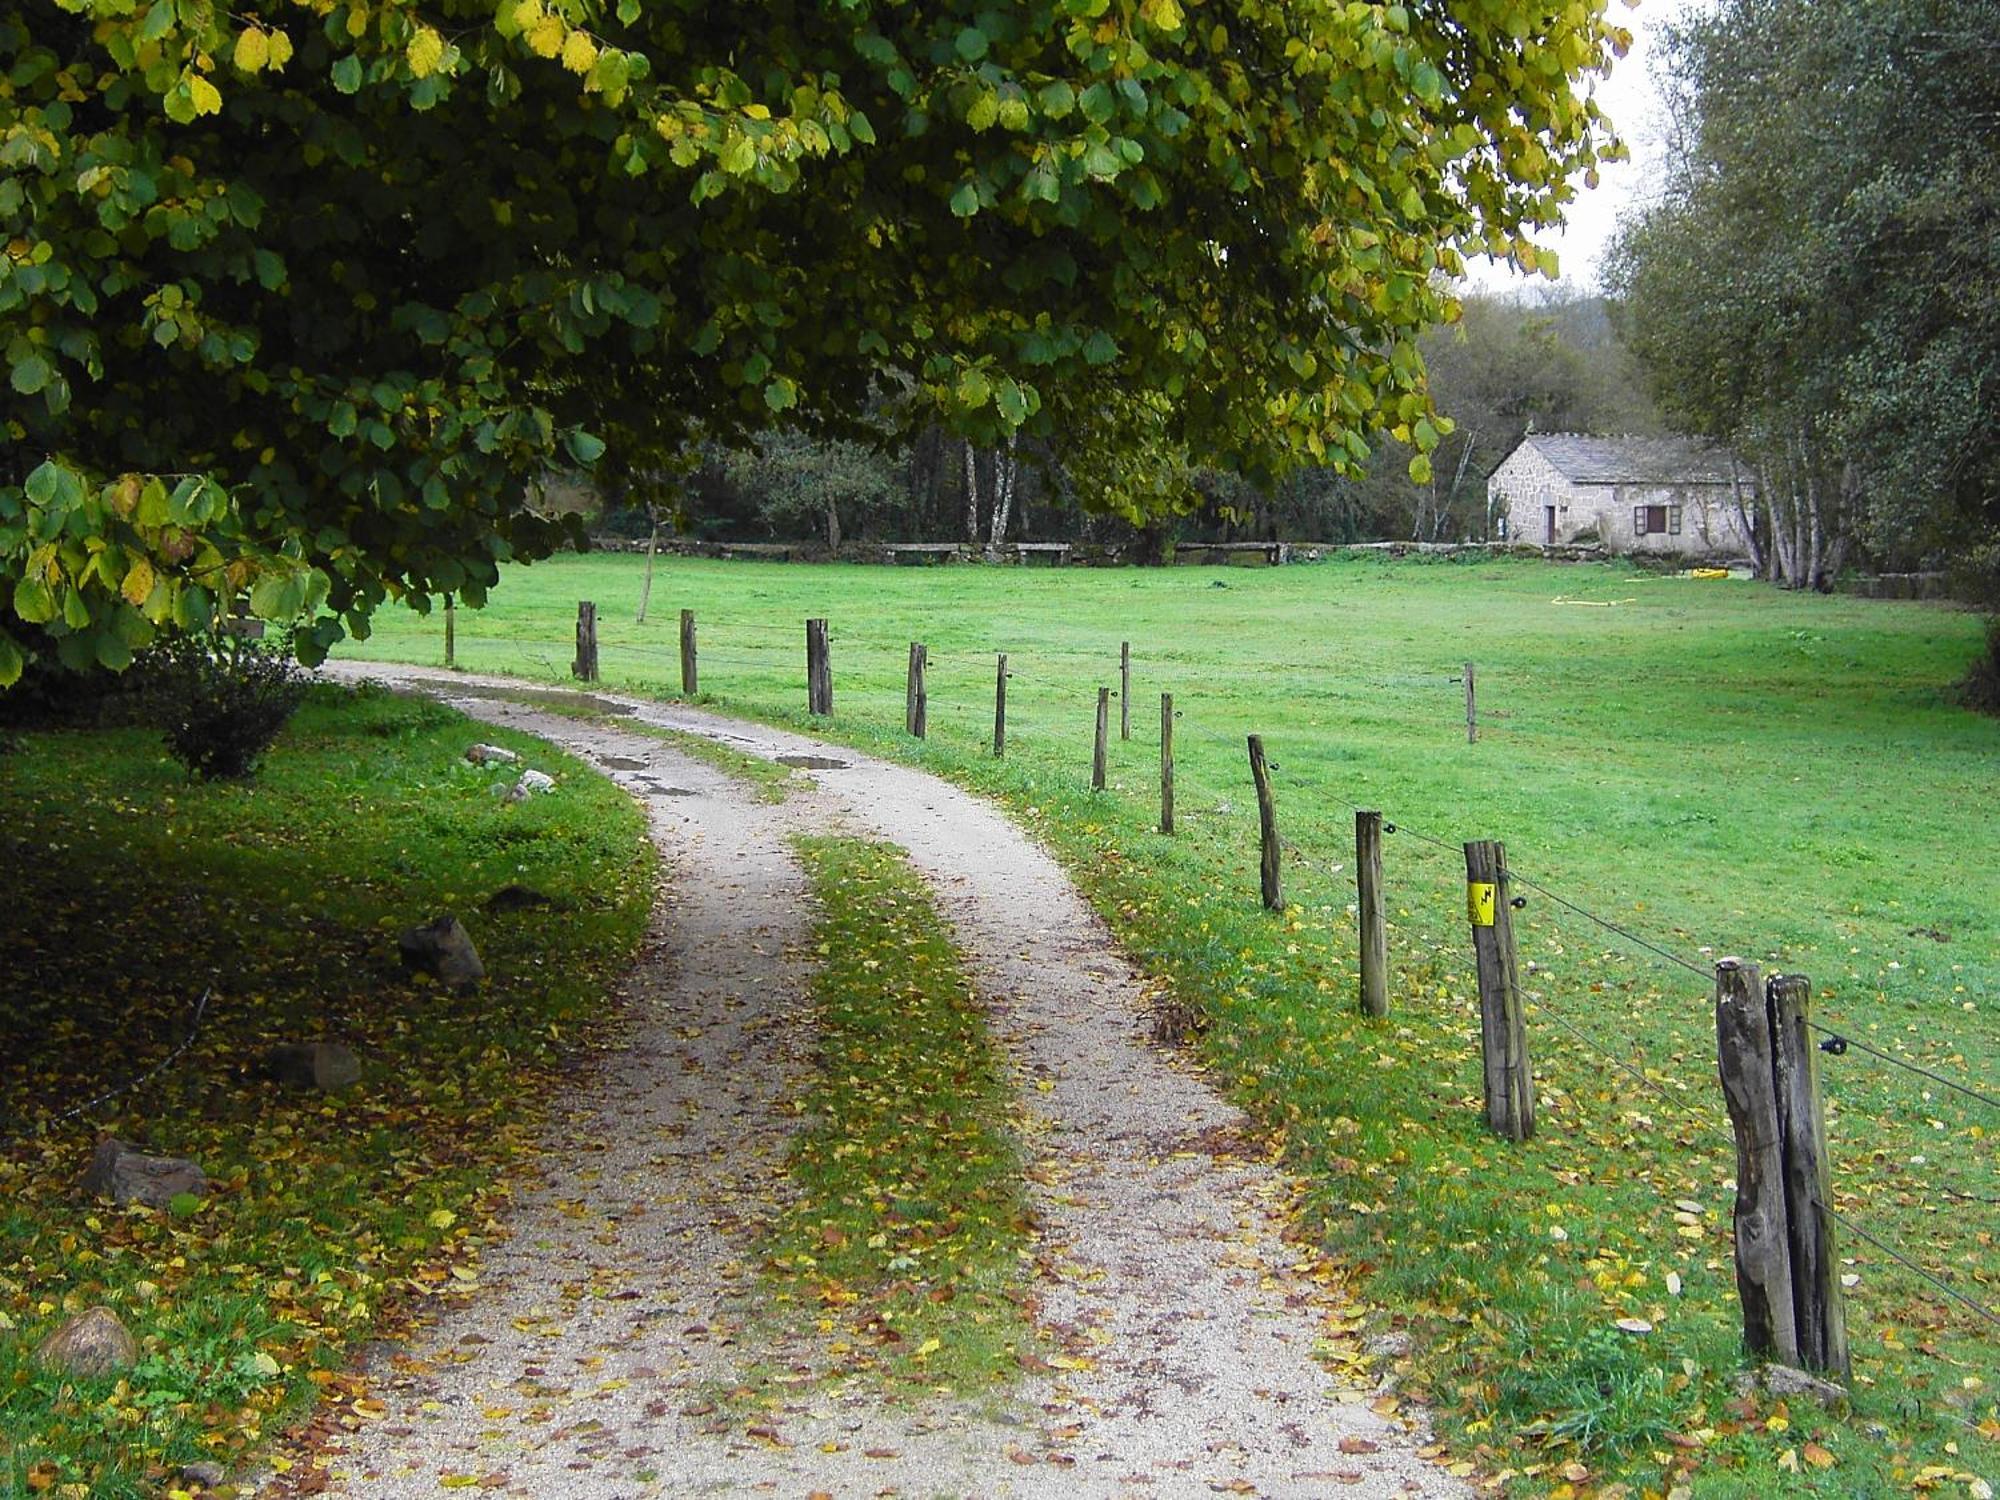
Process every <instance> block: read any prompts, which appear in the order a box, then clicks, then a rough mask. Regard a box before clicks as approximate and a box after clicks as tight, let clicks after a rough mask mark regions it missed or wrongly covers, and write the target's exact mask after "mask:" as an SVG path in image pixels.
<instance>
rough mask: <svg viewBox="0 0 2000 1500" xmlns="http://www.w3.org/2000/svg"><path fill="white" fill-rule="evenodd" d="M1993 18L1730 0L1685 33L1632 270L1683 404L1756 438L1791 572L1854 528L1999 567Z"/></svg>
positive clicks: (1828, 565) (1688, 422)
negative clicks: (1656, 186)
mask: <svg viewBox="0 0 2000 1500" xmlns="http://www.w3.org/2000/svg"><path fill="white" fill-rule="evenodd" d="M1996 27H2000V0H1967V3H1962V4H1952V5H1945V4H1942V3H1940V0H1727V3H1725V4H1723V5H1722V6H1721V7H1720V8H1719V9H1717V10H1716V11H1714V12H1712V13H1709V14H1705V15H1702V16H1699V17H1697V18H1695V19H1693V20H1691V21H1689V22H1686V23H1684V24H1683V25H1682V26H1680V27H1678V28H1676V29H1675V30H1674V32H1673V34H1672V36H1671V39H1670V47H1671V56H1672V59H1673V66H1674V72H1675V77H1676V79H1677V83H1678V87H1677V90H1676V99H1677V106H1678V108H1677V113H1678V116H1679V121H1678V130H1677V138H1678V140H1679V142H1680V145H1681V149H1680V153H1679V159H1678V161H1677V163H1676V165H1675V169H1674V170H1673V172H1672V173H1671V174H1670V176H1669V178H1668V181H1667V184H1666V191H1665V193H1664V194H1663V195H1662V197H1661V198H1660V200H1659V201H1658V202H1657V203H1655V204H1653V205H1651V206H1649V207H1648V208H1647V209H1646V210H1644V211H1643V212H1641V213H1640V214H1638V215H1636V216H1634V217H1633V218H1632V219H1631V220H1630V221H1629V222H1628V223H1627V224H1626V225H1625V226H1624V227H1623V230H1622V235H1621V241H1620V245H1619V248H1618V252H1617V254H1616V256H1615V258H1614V262H1613V268H1612V273H1613V275H1612V279H1613V282H1614V287H1615V289H1616V291H1617V293H1618V295H1619V297H1620V300H1621V303H1622V307H1623V311H1624V315H1625V318H1626V320H1627V322H1628V324H1629V327H1630V331H1631V337H1632V342H1633V345H1634V348H1635V350H1636V352H1637V353H1638V354H1639V356H1640V358H1641V360H1642V362H1643V364H1644V366H1645V368H1646V370H1647V372H1648V374H1649V377H1650V380H1651V383H1652V385H1653V387H1654V389H1655V391H1656V392H1657V394H1658V396H1659V398H1660V400H1661V402H1662V404H1663V406H1665V407H1666V409H1667V411H1668V414H1669V415H1670V417H1671V418H1672V419H1673V420H1674V421H1675V422H1676V424H1677V425H1679V426H1681V427H1682V428H1684V429H1685V430H1689V431H1694V432H1699V433H1703V434H1705V435H1708V436H1711V437H1715V438H1718V439H1721V440H1723V441H1725V442H1728V443H1730V444H1732V445H1733V446H1735V447H1737V448H1739V449H1740V450H1742V451H1744V452H1746V453H1747V454H1749V455H1750V457H1751V458H1752V459H1753V461H1754V462H1755V463H1756V464H1757V466H1758V468H1759V470H1760V471H1761V473H1760V477H1761V480H1762V482H1761V484H1760V486H1759V489H1760V492H1761V496H1762V504H1763V506H1764V511H1765V514H1764V517H1763V527H1764V530H1765V533H1766V535H1767V537H1768V540H1769V544H1770V545H1769V560H1770V568H1771V571H1772V573H1773V575H1774V576H1777V577H1781V578H1783V579H1784V580H1785V581H1788V582H1790V583H1791V584H1793V585H1794V586H1798V587H1803V586H1807V585H1812V584H1818V583H1820V582H1821V581H1822V580H1823V579H1824V578H1825V577H1826V576H1827V575H1829V574H1830V573H1832V572H1835V571H1837V570H1838V568H1839V566H1840V558H1841V554H1842V549H1843V548H1844V547H1845V546H1846V545H1847V544H1848V541H1849V539H1850V538H1852V539H1853V540H1855V541H1857V542H1859V543H1861V544H1865V545H1866V546H1868V547H1869V548H1870V550H1871V551H1873V553H1874V554H1875V555H1876V556H1877V557H1879V558H1882V559H1884V560H1891V561H1894V560H1901V561H1904V562H1905V563H1906V564H1915V563H1923V562H1926V561H1929V562H1937V561H1950V562H1955V563H1957V564H1959V565H1960V566H1961V567H1962V568H1964V569H1965V570H1966V571H1968V572H1969V573H1972V574H1974V575H1976V576H1977V577H1978V578H1979V579H1980V580H1983V586H1984V587H1985V588H1986V589H1988V590H1993V591H2000V433H1996V431H1995V430H1994V428H1993V425H1992V423H1991V421H1990V420H1988V418H1987V415H1986V414H1987V413H1990V412H1991V411H1992V409H1993V407H1994V405H1995V400H1996V396H2000V360H1996V357H1995V356H1996V354H1997V353H2000V235H1996V234H1995V232H1994V226H1995V224H1996V223H2000V172H1996V170H1995V167H1994V163H1995V161H1996V160H2000V154H1997V153H2000V69H1996V68H1995V67H1994V66H1993V61H1994V47H1995V44H1994V41H1993V38H1994V36H1995V34H1996ZM1995 597H2000V592H1996V594H1995Z"/></svg>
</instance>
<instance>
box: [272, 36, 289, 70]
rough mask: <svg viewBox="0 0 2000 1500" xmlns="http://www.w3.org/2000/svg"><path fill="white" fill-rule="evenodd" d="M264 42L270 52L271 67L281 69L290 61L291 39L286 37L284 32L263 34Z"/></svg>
mask: <svg viewBox="0 0 2000 1500" xmlns="http://www.w3.org/2000/svg"><path fill="white" fill-rule="evenodd" d="M265 41H266V43H267V44H268V45H269V47H270V50H271V66H272V67H274V68H282V67H283V66H284V65H285V64H286V63H288V62H290V61H291V60H292V39H291V38H290V37H288V36H286V35H285V33H284V32H282V31H272V32H267V33H266V34H265Z"/></svg>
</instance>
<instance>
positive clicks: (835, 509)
mask: <svg viewBox="0 0 2000 1500" xmlns="http://www.w3.org/2000/svg"><path fill="white" fill-rule="evenodd" d="M826 550H827V551H829V552H838V551H839V550H840V507H839V506H838V505H836V504H835V503H834V499H833V497H832V496H831V495H829V496H827V498H826Z"/></svg>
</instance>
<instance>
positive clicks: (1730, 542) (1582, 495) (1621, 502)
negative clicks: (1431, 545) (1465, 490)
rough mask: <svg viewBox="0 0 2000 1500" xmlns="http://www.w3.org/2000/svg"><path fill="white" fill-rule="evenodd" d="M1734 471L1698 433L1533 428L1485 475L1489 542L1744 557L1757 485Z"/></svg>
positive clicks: (1721, 453) (1724, 453)
mask: <svg viewBox="0 0 2000 1500" xmlns="http://www.w3.org/2000/svg"><path fill="white" fill-rule="evenodd" d="M1735 468H1736V473H1735V474H1734V475H1733V476H1732V473H1731V461H1730V456H1729V453H1728V452H1727V451H1726V450H1724V449H1722V448H1718V447H1716V446H1715V445H1714V444H1713V443H1709V442H1705V441H1703V440H1702V439H1700V438H1686V437H1590V436H1586V435H1584V434H1582V433H1574V432H1531V433H1529V434H1528V435H1527V436H1526V437H1524V438H1522V439H1521V441H1520V442H1519V443H1518V444H1516V445H1515V447H1514V450H1513V451H1512V452H1511V453H1509V454H1508V455H1507V456H1506V457H1505V458H1504V459H1502V460H1501V461H1500V467H1499V468H1497V469H1495V470H1494V471H1493V473H1492V476H1491V477H1490V478H1488V479H1487V481H1486V498H1487V504H1488V507H1489V510H1488V513H1489V514H1490V515H1491V516H1492V517H1493V529H1494V540H1496V541H1511V542H1529V543H1533V544H1536V545H1538V546H1543V547H1558V546H1577V545H1584V544H1588V543H1592V542H1594V543H1596V544H1598V545H1599V546H1602V547H1603V548H1604V550H1605V551H1607V552H1661V553H1674V554H1679V555H1683V556H1687V557H1698V558H1705V559H1718V560H1719V559H1724V558H1747V557H1749V556H1750V546H1749V543H1748V542H1747V541H1746V540H1745V539H1744V535H1743V517H1744V516H1745V515H1754V514H1755V506H1754V504H1753V503H1752V502H1753V500H1754V498H1755V495H1756V486H1755V483H1754V481H1753V480H1752V478H1751V476H1750V474H1749V472H1748V470H1746V469H1744V468H1743V466H1742V465H1740V464H1738V465H1736V466H1735ZM1739 499H1740V501H1741V504H1740V505H1739V504H1738V501H1739Z"/></svg>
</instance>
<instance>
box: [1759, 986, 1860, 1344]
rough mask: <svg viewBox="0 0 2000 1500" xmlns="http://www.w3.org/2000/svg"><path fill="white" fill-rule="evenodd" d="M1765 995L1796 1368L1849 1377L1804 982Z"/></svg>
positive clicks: (1843, 1300) (1809, 990) (1830, 1186)
mask: <svg viewBox="0 0 2000 1500" xmlns="http://www.w3.org/2000/svg"><path fill="white" fill-rule="evenodd" d="M1765 993H1766V994H1767V995H1768V997H1769V1003H1770V1012H1771V1059H1772V1062H1773V1064H1774V1069H1775V1074H1774V1076H1775V1078H1776V1082H1777V1090H1776V1093H1777V1100H1778V1130H1779V1144H1780V1146H1781V1147H1782V1149H1783V1151H1784V1158H1785V1219H1786V1224H1787V1227H1788V1231H1789V1233H1788V1236H1787V1237H1788V1239H1789V1241H1790V1247H1791V1256H1792V1307H1793V1321H1794V1322H1795V1323H1796V1324H1797V1325H1798V1335H1799V1363H1800V1365H1801V1366H1802V1367H1803V1368H1805V1369H1808V1370H1819V1371H1822V1372H1826V1373H1831V1374H1835V1375H1838V1376H1839V1377H1840V1378H1841V1379H1843V1380H1845V1379H1846V1378H1847V1377H1848V1375H1849V1374H1850V1372H1851V1367H1850V1362H1849V1359H1848V1352H1847V1302H1846V1298H1845V1296H1844V1295H1843V1293H1842V1292H1841V1290H1840V1263H1839V1260H1838V1256H1837V1252H1836V1251H1835V1249H1834V1243H1833V1220H1832V1218H1831V1216H1830V1215H1829V1214H1828V1213H1827V1211H1826V1209H1827V1206H1828V1205H1829V1204H1831V1203H1832V1202H1833V1168H1832V1163H1831V1162H1830V1161H1829V1159H1828V1157H1827V1154H1826V1117H1825V1114H1824V1112H1823V1110H1822V1107H1821V1102H1820V1094H1819V1049H1818V1048H1817V1047H1816V1046H1814V1045H1813V1039H1812V982H1811V981H1810V980H1808V979H1807V978H1806V977H1805V976H1804V975H1803V974H1774V975H1772V976H1771V981H1770V984H1769V986H1768V987H1767V988H1766V991H1765Z"/></svg>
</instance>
